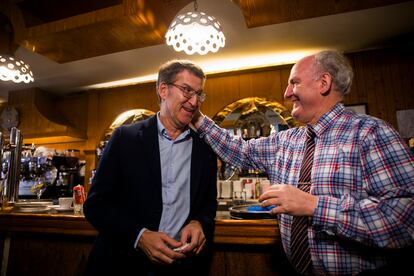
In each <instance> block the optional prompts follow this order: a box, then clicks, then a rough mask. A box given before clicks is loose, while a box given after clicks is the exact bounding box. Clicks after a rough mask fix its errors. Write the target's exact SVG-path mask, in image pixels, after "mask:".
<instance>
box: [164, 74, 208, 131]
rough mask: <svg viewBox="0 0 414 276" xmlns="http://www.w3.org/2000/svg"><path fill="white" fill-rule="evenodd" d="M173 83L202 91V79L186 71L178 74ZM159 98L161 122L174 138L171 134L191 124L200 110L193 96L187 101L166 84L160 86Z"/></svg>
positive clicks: (178, 91) (175, 89)
mask: <svg viewBox="0 0 414 276" xmlns="http://www.w3.org/2000/svg"><path fill="white" fill-rule="evenodd" d="M173 83H174V84H176V85H179V86H184V87H188V88H191V89H193V90H195V91H199V90H202V89H203V86H204V81H203V79H201V78H199V77H197V76H195V75H194V74H192V73H191V72H189V71H187V70H183V71H181V72H180V73H178V74H177V75H176V78H175V80H174V82H173ZM159 96H160V99H161V111H160V118H161V122H162V123H163V124H164V126H165V128H166V129H167V131H168V132H169V134H170V135H171V136H174V135H172V132H174V133H181V132H182V131H183V130H184V129H185V128H186V127H187V126H188V124H189V123H190V122H191V119H192V118H193V116H194V113H195V112H196V111H197V110H198V109H199V108H200V102H199V101H198V99H197V96H196V95H194V96H193V97H191V98H189V99H188V98H186V97H185V96H184V95H183V92H182V91H181V90H180V89H179V88H178V87H176V86H174V85H168V84H166V83H161V84H160V86H159Z"/></svg>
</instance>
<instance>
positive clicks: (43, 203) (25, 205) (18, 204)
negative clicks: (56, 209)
mask: <svg viewBox="0 0 414 276" xmlns="http://www.w3.org/2000/svg"><path fill="white" fill-rule="evenodd" d="M51 204H53V202H52V201H18V202H15V203H14V206H15V207H18V208H22V207H23V208H30V207H31V208H36V207H46V206H48V205H51Z"/></svg>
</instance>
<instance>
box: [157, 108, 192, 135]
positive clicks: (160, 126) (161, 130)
mask: <svg viewBox="0 0 414 276" xmlns="http://www.w3.org/2000/svg"><path fill="white" fill-rule="evenodd" d="M157 128H158V136H160V137H164V138H166V139H168V140H172V139H171V137H170V136H169V135H168V132H167V129H166V128H165V126H164V125H163V124H162V123H161V120H160V112H157ZM189 137H190V128H188V127H187V128H186V130H184V131H183V133H181V134H180V135H179V136H178V137H177V139H176V140H175V142H180V141H182V140H186V139H188V138H189Z"/></svg>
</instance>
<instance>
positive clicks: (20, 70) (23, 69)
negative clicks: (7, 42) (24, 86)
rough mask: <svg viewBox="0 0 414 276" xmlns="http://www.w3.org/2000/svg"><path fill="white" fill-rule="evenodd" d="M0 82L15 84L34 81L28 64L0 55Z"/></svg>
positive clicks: (9, 56)
mask: <svg viewBox="0 0 414 276" xmlns="http://www.w3.org/2000/svg"><path fill="white" fill-rule="evenodd" d="M0 80H2V81H9V80H11V81H13V82H15V83H20V82H24V83H29V82H33V81H34V77H33V73H32V71H31V70H30V67H29V65H28V64H26V63H24V61H22V60H19V59H16V58H15V57H13V56H11V55H3V54H0Z"/></svg>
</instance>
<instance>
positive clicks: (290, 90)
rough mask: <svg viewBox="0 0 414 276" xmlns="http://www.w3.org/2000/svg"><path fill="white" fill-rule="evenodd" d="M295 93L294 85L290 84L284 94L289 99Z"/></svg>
mask: <svg viewBox="0 0 414 276" xmlns="http://www.w3.org/2000/svg"><path fill="white" fill-rule="evenodd" d="M292 95H293V86H292V85H290V84H289V85H288V86H287V87H286V90H285V93H284V94H283V96H284V98H285V99H289V98H290V97H292Z"/></svg>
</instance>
